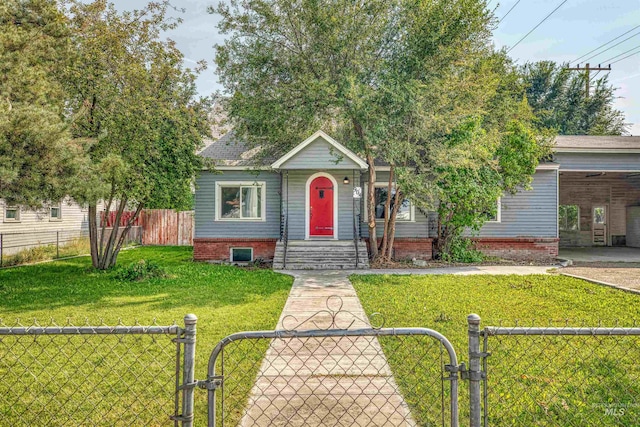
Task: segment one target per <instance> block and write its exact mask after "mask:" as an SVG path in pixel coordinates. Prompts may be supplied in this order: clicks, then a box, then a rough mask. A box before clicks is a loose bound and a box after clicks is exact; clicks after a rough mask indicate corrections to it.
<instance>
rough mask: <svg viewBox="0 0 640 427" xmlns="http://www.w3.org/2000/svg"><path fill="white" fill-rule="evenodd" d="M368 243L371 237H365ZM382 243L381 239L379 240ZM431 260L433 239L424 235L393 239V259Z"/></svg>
mask: <svg viewBox="0 0 640 427" xmlns="http://www.w3.org/2000/svg"><path fill="white" fill-rule="evenodd" d="M364 240H365V241H366V242H367V244H368V243H369V239H368V238H365V239H364ZM378 243H380V240H378ZM413 258H415V259H424V260H429V259H431V258H433V239H430V238H426V237H422V238H414V237H400V238H396V239H394V241H393V259H395V260H396V261H400V260H411V259H413Z"/></svg>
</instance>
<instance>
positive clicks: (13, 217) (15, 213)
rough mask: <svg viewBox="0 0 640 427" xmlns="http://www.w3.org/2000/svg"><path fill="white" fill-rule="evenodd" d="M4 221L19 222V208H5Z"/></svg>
mask: <svg viewBox="0 0 640 427" xmlns="http://www.w3.org/2000/svg"><path fill="white" fill-rule="evenodd" d="M4 221H5V222H19V221H20V208H19V207H17V206H7V207H5V208H4Z"/></svg>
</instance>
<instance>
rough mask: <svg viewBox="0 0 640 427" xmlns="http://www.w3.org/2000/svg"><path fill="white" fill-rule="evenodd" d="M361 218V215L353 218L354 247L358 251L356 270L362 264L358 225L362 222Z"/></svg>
mask: <svg viewBox="0 0 640 427" xmlns="http://www.w3.org/2000/svg"><path fill="white" fill-rule="evenodd" d="M359 218H360V215H354V216H353V246H354V247H355V249H356V269H357V268H358V265H359V264H360V254H359V252H360V251H359V249H358V240H359V235H358V226H357V223H358V222H360V220H359Z"/></svg>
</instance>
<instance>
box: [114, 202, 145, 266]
mask: <svg viewBox="0 0 640 427" xmlns="http://www.w3.org/2000/svg"><path fill="white" fill-rule="evenodd" d="M140 212H142V203H140V204H139V205H138V207H137V208H136V211H135V213H134V214H133V216H132V217H131V218H129V221H127V225H126V226H125V228H124V230H122V233H120V238H119V239H118V243H117V244H116V247H115V248H114V250H113V256H112V260H113V262H112V265H111V267H113V266H115V265H116V260H117V259H118V255H119V254H120V249H122V245H123V244H124V239H125V238H126V237H127V235H129V231H130V230H131V227H132V226H133V223H134V222H135V221H136V219H137V218H138V216H140Z"/></svg>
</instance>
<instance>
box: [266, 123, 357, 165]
mask: <svg viewBox="0 0 640 427" xmlns="http://www.w3.org/2000/svg"><path fill="white" fill-rule="evenodd" d="M318 138H322V139H323V140H325V141H326V142H328V143H329V145H330V146H331V147H333V148H334V149H335V150H337V151H338V152H340V153H341V154H342V155H344V156H345V157H346V158H348V159H349V160H351V161H353V162H354V163H355V164H356V165H357V166H358V167H360V169H363V170H364V169H368V168H369V166H368V165H367V162H365V161H364V160H363V159H362V158H360V157H359V156H358V155H356V154H355V153H354V152H353V151H351V150H349V149H348V148H347V147H345V146H344V145H342V144H340V143H339V142H338V141H336V140H335V139H333V138H331V137H330V136H329V135H327V134H326V133H324V132H323V131H321V130H319V131H317V132H315V133H314V134H313V135H311V136H310V137H309V138H307V139H305V140H304V141H302V142H301V143H300V144H298V145H296V146H295V147H294V148H293V149H292V150H291V151H289V152H288V153H287V154H285V155H284V156H282V157H280V158H279V159H278V160H276V161H275V162H273V163H272V164H271V167H272V168H273V169H280V168H281V167H282V166H283V165H284V164H285V163H286V162H288V161H289V160H291V159H293V158H294V157H296V155H298V154H299V153H301V152H302V151H303V150H304V149H305V148H306V147H308V146H309V145H311V144H312V143H313V142H314V141H316V140H317V139H318Z"/></svg>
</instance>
